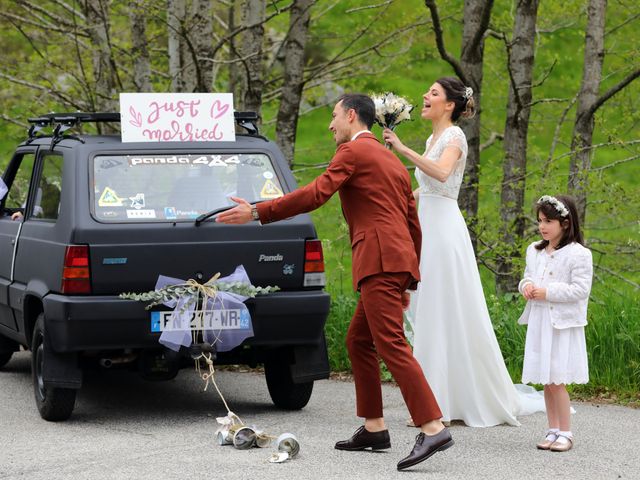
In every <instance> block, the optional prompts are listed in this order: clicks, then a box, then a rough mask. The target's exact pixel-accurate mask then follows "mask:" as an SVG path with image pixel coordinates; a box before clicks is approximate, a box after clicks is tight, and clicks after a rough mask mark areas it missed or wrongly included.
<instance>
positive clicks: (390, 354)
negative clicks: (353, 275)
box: [347, 272, 442, 425]
mask: <svg viewBox="0 0 640 480" xmlns="http://www.w3.org/2000/svg"><path fill="white" fill-rule="evenodd" d="M410 281H411V274H409V273H405V272H400V273H378V274H375V275H371V276H369V277H366V278H364V279H363V280H362V281H361V282H360V300H359V301H358V305H357V307H356V311H355V313H354V315H353V318H352V319H351V324H350V325H349V330H348V332H347V350H348V352H349V358H350V360H351V367H352V370H353V377H354V381H355V386H356V404H357V415H358V416H359V417H364V418H380V417H382V416H383V413H382V410H383V407H382V387H381V384H380V364H379V363H378V362H379V360H378V355H379V356H380V357H381V358H382V360H383V361H384V363H385V364H386V365H387V368H388V369H389V371H390V372H391V375H393V378H394V379H395V381H396V383H397V384H398V386H399V387H400V391H401V392H402V396H403V398H404V401H405V403H406V405H407V408H408V409H409V413H410V414H411V418H412V419H413V421H414V423H416V424H417V425H422V424H423V423H426V422H428V421H430V420H435V419H438V418H441V417H442V412H441V411H440V407H438V402H437V401H436V399H435V397H434V395H433V392H432V391H431V387H429V384H428V383H427V380H426V378H425V376H424V373H423V372H422V368H421V367H420V364H419V363H418V361H417V360H416V359H415V357H414V356H413V352H412V350H411V347H410V346H409V344H408V343H407V340H406V337H405V335H404V326H403V315H402V293H403V292H404V291H405V290H406V289H407V287H408V286H409V284H410Z"/></svg>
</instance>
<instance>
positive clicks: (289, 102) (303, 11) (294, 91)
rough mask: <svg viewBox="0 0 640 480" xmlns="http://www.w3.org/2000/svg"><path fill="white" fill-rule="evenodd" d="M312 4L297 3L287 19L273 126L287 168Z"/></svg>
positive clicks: (305, 0)
mask: <svg viewBox="0 0 640 480" xmlns="http://www.w3.org/2000/svg"><path fill="white" fill-rule="evenodd" d="M314 3H315V0H296V1H295V3H294V6H293V8H292V9H291V16H290V18H289V34H288V35H287V39H286V44H285V47H284V53H285V57H284V83H283V84H282V97H281V99H280V108H279V110H278V117H277V123H276V141H277V142H278V144H279V145H280V148H281V149H282V152H283V153H284V156H285V158H286V159H287V162H289V165H292V164H293V154H294V151H295V142H296V129H297V127H298V115H299V112H300V100H301V98H302V88H303V86H304V79H303V76H304V65H305V59H304V48H305V45H306V43H307V36H308V33H309V20H310V17H311V15H310V12H311V6H312V5H313V4H314Z"/></svg>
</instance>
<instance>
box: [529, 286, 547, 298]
mask: <svg viewBox="0 0 640 480" xmlns="http://www.w3.org/2000/svg"><path fill="white" fill-rule="evenodd" d="M531 298H533V299H534V300H546V298H547V289H546V288H542V287H535V288H533V291H532V292H531Z"/></svg>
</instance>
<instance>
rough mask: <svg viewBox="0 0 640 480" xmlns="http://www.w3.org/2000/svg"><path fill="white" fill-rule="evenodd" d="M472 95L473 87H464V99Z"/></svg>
mask: <svg viewBox="0 0 640 480" xmlns="http://www.w3.org/2000/svg"><path fill="white" fill-rule="evenodd" d="M472 96H473V88H471V87H465V89H464V95H463V97H464V98H465V100H469V99H470V98H471V97H472Z"/></svg>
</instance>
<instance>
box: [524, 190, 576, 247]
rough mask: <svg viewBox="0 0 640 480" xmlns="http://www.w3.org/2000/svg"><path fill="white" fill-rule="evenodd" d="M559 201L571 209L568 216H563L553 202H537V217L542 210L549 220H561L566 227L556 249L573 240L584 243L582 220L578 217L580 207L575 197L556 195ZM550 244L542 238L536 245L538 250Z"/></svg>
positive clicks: (561, 223)
mask: <svg viewBox="0 0 640 480" xmlns="http://www.w3.org/2000/svg"><path fill="white" fill-rule="evenodd" d="M554 198H556V199H557V200H558V201H560V202H562V204H563V205H564V206H565V207H566V208H567V210H569V214H568V215H566V216H564V217H563V216H562V213H561V212H560V211H558V209H557V208H556V206H555V205H554V204H553V203H551V202H546V201H544V202H538V203H536V218H539V217H540V213H541V212H542V213H543V214H544V216H545V217H547V218H548V219H549V220H559V221H560V225H561V226H562V227H563V228H564V234H563V235H562V238H561V239H560V242H559V243H558V245H557V246H556V250H558V249H560V248H562V247H564V246H566V245H569V244H570V243H572V242H576V243H579V244H580V245H584V240H583V238H582V232H581V231H580V220H579V218H578V209H577V208H576V203H575V201H574V200H573V198H571V197H568V196H566V195H556V196H555V197H554ZM547 245H549V241H548V240H542V241H541V242H540V243H538V244H537V245H536V249H537V250H542V249H543V248H546V247H547Z"/></svg>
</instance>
